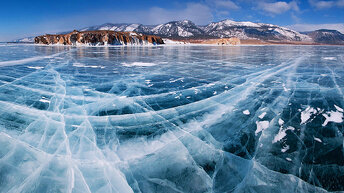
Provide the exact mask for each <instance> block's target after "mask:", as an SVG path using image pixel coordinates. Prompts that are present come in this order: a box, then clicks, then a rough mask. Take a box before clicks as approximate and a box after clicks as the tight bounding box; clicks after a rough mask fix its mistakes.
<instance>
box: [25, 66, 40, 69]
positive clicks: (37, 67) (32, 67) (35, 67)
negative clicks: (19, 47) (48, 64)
mask: <svg viewBox="0 0 344 193" xmlns="http://www.w3.org/2000/svg"><path fill="white" fill-rule="evenodd" d="M27 68H31V69H36V70H39V69H43V68H44V67H43V66H27Z"/></svg>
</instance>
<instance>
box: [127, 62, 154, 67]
mask: <svg viewBox="0 0 344 193" xmlns="http://www.w3.org/2000/svg"><path fill="white" fill-rule="evenodd" d="M122 65H123V66H126V67H133V66H143V67H147V66H155V65H157V64H155V63H149V62H133V63H125V62H124V63H122Z"/></svg>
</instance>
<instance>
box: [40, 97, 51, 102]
mask: <svg viewBox="0 0 344 193" xmlns="http://www.w3.org/2000/svg"><path fill="white" fill-rule="evenodd" d="M39 101H40V102H42V103H50V101H49V100H47V99H45V98H41V99H40V100H39Z"/></svg>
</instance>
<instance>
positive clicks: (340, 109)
mask: <svg viewBox="0 0 344 193" xmlns="http://www.w3.org/2000/svg"><path fill="white" fill-rule="evenodd" d="M334 107H335V108H336V109H337V111H339V112H343V111H344V110H343V109H342V108H340V107H338V106H337V105H334Z"/></svg>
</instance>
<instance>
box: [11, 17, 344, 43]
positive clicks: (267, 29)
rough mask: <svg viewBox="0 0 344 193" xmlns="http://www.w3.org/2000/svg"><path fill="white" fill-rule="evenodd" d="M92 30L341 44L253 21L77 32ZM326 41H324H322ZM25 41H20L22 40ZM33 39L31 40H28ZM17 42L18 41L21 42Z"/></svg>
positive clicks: (112, 27) (113, 27)
mask: <svg viewBox="0 0 344 193" xmlns="http://www.w3.org/2000/svg"><path fill="white" fill-rule="evenodd" d="M93 30H111V31H120V32H130V31H134V32H137V33H143V34H147V35H158V36H161V37H163V38H180V39H183V38H184V39H190V38H229V37H237V38H240V39H258V40H269V41H303V42H312V41H314V42H316V43H329V42H330V43H331V44H336V41H340V44H342V42H343V40H342V39H341V38H342V36H341V35H343V34H341V33H340V32H338V33H339V34H338V33H337V32H333V31H331V32H330V31H327V32H325V31H323V32H322V31H320V30H318V31H316V32H314V33H312V34H311V33H308V34H301V33H299V32H297V31H294V30H291V29H288V28H285V27H280V26H277V25H273V24H264V23H254V22H249V21H247V22H237V21H232V20H223V21H220V22H213V23H210V24H208V25H206V26H199V25H196V24H195V23H193V22H192V21H189V20H183V21H171V22H168V23H165V24H160V25H142V24H138V23H119V24H112V23H105V24H102V25H97V26H91V27H86V28H83V29H80V30H79V31H93ZM326 33H327V34H328V33H331V34H332V36H331V37H330V36H328V37H327V36H326ZM322 38H325V39H326V41H325V40H322ZM24 40H28V39H23V40H21V41H24ZM31 40H32V39H31ZM21 41H19V40H18V42H21Z"/></svg>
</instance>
